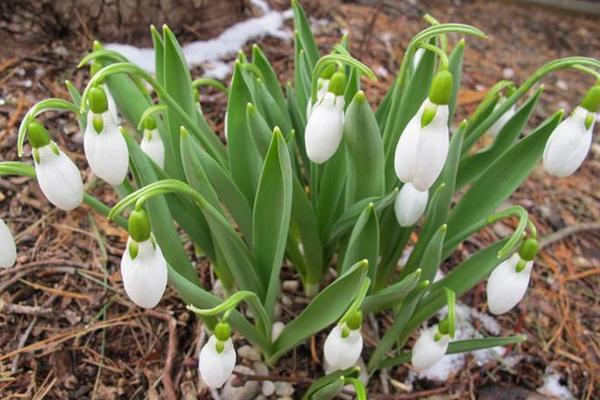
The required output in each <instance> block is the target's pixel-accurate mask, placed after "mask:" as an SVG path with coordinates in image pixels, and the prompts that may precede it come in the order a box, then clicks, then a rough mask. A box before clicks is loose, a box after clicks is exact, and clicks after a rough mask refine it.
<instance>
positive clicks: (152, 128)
mask: <svg viewBox="0 0 600 400" xmlns="http://www.w3.org/2000/svg"><path fill="white" fill-rule="evenodd" d="M140 147H141V149H142V151H143V152H144V153H146V154H147V155H148V157H150V158H151V159H152V161H154V162H155V163H156V165H158V166H159V167H160V168H164V167H165V145H164V144H163V141H162V139H161V137H160V134H159V133H158V129H156V121H155V120H154V118H152V117H150V118H148V119H147V120H146V124H145V129H144V137H143V138H142V143H141V144H140Z"/></svg>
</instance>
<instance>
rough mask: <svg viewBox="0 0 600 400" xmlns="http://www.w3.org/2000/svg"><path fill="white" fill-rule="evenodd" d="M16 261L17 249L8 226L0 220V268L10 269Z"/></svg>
mask: <svg viewBox="0 0 600 400" xmlns="http://www.w3.org/2000/svg"><path fill="white" fill-rule="evenodd" d="M16 259H17V247H16V246H15V239H14V238H13V235H12V233H11V232H10V229H8V226H6V224H5V223H4V221H2V220H1V219H0V267H2V268H10V267H12V266H13V265H14V264H15V261H16Z"/></svg>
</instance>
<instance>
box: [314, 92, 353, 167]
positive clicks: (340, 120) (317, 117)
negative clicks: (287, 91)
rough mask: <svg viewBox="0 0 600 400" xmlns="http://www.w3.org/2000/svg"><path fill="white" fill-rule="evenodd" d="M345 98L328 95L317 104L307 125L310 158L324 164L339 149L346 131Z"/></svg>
mask: <svg viewBox="0 0 600 400" xmlns="http://www.w3.org/2000/svg"><path fill="white" fill-rule="evenodd" d="M343 108H344V98H343V96H337V97H336V96H334V95H333V93H327V94H326V95H325V97H324V98H323V99H322V100H321V101H320V102H319V103H316V104H315V107H314V109H313V111H312V113H311V116H310V119H309V120H308V123H307V124H306V130H305V134H304V135H305V143H306V153H307V155H308V158H309V159H310V160H311V161H312V162H314V163H316V164H322V163H324V162H325V161H327V160H329V159H330V158H331V157H332V156H333V155H334V154H335V152H336V150H337V149H338V147H339V145H340V142H341V140H342V133H343V129H344V110H343Z"/></svg>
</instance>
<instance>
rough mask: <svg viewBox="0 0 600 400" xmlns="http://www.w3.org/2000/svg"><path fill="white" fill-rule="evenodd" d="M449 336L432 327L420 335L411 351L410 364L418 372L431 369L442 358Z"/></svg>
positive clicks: (436, 327)
mask: <svg viewBox="0 0 600 400" xmlns="http://www.w3.org/2000/svg"><path fill="white" fill-rule="evenodd" d="M449 341H450V336H449V335H447V334H443V333H441V332H440V331H439V327H438V326H432V327H430V328H428V329H426V330H425V331H423V332H422V333H421V336H419V338H418V339H417V341H416V342H415V345H414V346H413V349H412V355H411V363H412V365H413V367H414V368H415V369H417V370H419V371H422V370H425V369H428V368H431V367H432V366H433V365H434V364H436V363H437V362H438V361H440V360H441V359H442V357H444V355H445V354H446V350H448V343H449Z"/></svg>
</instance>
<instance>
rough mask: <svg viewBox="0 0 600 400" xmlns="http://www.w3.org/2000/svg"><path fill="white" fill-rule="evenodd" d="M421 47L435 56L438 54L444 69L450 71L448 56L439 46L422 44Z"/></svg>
mask: <svg viewBox="0 0 600 400" xmlns="http://www.w3.org/2000/svg"><path fill="white" fill-rule="evenodd" d="M419 47H420V48H422V49H425V50H429V51H432V52H434V53H435V54H437V55H438V56H439V57H440V62H441V64H442V68H444V69H448V64H449V61H448V55H447V54H446V53H444V50H442V49H440V48H439V47H437V46H434V45H432V44H429V43H421V44H420V45H419Z"/></svg>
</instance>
